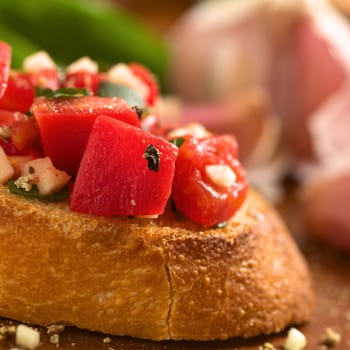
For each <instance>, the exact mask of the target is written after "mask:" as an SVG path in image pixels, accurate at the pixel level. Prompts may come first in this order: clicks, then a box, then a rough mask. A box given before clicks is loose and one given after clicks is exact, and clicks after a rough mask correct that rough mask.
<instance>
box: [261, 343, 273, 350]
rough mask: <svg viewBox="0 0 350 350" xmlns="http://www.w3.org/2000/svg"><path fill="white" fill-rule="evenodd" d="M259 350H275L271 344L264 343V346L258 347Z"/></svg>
mask: <svg viewBox="0 0 350 350" xmlns="http://www.w3.org/2000/svg"><path fill="white" fill-rule="evenodd" d="M259 350H276V348H275V346H274V345H273V344H271V343H264V345H262V346H259Z"/></svg>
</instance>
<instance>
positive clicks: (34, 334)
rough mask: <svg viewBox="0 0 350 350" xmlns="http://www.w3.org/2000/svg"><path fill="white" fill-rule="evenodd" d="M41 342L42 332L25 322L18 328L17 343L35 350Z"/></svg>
mask: <svg viewBox="0 0 350 350" xmlns="http://www.w3.org/2000/svg"><path fill="white" fill-rule="evenodd" d="M39 344H40V333H39V332H38V331H37V330H35V329H33V328H31V327H28V326H26V325H24V324H20V325H19V326H17V328H16V345H19V346H20V347H24V348H26V349H30V350H33V349H35V348H36V347H38V345H39Z"/></svg>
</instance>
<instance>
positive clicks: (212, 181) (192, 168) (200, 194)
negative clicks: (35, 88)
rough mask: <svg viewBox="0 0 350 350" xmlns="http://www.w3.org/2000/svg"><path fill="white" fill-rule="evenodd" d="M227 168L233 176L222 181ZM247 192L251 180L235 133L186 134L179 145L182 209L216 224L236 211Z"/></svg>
mask: <svg viewBox="0 0 350 350" xmlns="http://www.w3.org/2000/svg"><path fill="white" fill-rule="evenodd" d="M208 166H209V167H208ZM213 166H214V167H213ZM215 169H216V170H215ZM209 170H211V171H210V172H209ZM213 171H214V174H213ZM223 171H225V172H226V173H228V175H229V176H224V181H223V182H220V181H219V179H218V177H219V178H220V175H222V174H221V173H220V172H223ZM246 193H247V181H246V179H245V174H244V171H243V168H242V167H241V165H240V163H239V161H238V160H237V142H236V139H235V138H234V137H233V136H230V135H220V136H213V137H209V138H205V139H201V140H199V139H196V138H194V137H186V139H185V141H184V143H183V144H182V145H181V146H180V148H179V155H178V158H177V160H176V168H175V176H174V183H173V193H172V196H173V199H174V202H175V205H176V208H177V209H178V210H180V211H181V212H183V213H184V214H185V215H186V216H188V217H189V218H190V219H192V220H193V221H195V222H197V223H199V224H202V225H205V226H214V225H217V224H219V223H222V222H225V221H227V220H229V219H230V218H231V217H232V216H233V215H234V213H235V212H236V211H237V210H238V209H239V208H240V206H241V205H242V203H243V201H244V198H245V196H246Z"/></svg>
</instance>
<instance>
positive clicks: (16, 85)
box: [0, 72, 35, 112]
mask: <svg viewBox="0 0 350 350" xmlns="http://www.w3.org/2000/svg"><path fill="white" fill-rule="evenodd" d="M34 95H35V91H34V87H33V85H32V84H31V82H30V81H29V80H28V78H27V77H25V76H23V74H21V73H17V72H11V74H10V78H9V80H8V84H7V89H6V91H5V93H4V95H3V97H2V98H1V99H0V109H6V110H9V111H20V112H27V111H28V110H29V109H30V107H31V105H32V104H33V101H34Z"/></svg>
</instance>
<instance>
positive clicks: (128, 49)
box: [0, 0, 168, 83]
mask: <svg viewBox="0 0 350 350" xmlns="http://www.w3.org/2000/svg"><path fill="white" fill-rule="evenodd" d="M0 23H1V26H6V27H7V28H9V29H12V32H13V33H17V36H18V39H19V38H29V39H28V41H27V40H26V39H24V40H9V41H10V42H9V44H10V45H12V47H13V51H14V57H16V60H17V57H20V56H24V54H27V53H28V52H27V51H28V49H29V48H31V47H33V48H34V47H35V48H42V49H45V50H46V51H47V52H49V54H50V55H52V57H53V58H54V59H55V60H56V61H57V62H59V63H61V64H64V65H65V64H69V63H70V62H72V61H74V60H76V59H77V58H79V57H81V56H85V55H88V56H90V57H91V58H92V59H94V60H96V61H98V62H99V63H100V64H105V65H109V64H114V63H116V62H131V61H137V62H140V63H142V64H144V65H146V66H147V67H149V68H150V69H151V70H152V71H153V72H154V73H155V75H156V76H157V77H158V79H159V81H160V82H161V83H164V81H165V72H166V66H167V61H168V59H167V57H168V52H167V48H166V45H165V43H164V41H163V40H162V39H161V37H160V36H158V35H156V34H155V33H153V32H152V31H151V30H150V29H149V28H147V27H146V26H145V25H143V24H142V23H140V22H139V21H138V20H136V19H135V18H134V17H132V16H131V15H130V14H128V13H127V12H126V11H124V10H122V9H119V8H117V7H116V6H113V7H112V6H107V5H101V4H98V3H92V2H87V1H81V0H30V1H28V0H1V1H0ZM0 30H1V28H0ZM0 36H2V33H1V34H0ZM13 37H14V38H15V35H14V36H13ZM2 39H5V40H6V37H5V36H3V37H2ZM31 43H33V45H31ZM22 58H23V57H22Z"/></svg>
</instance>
